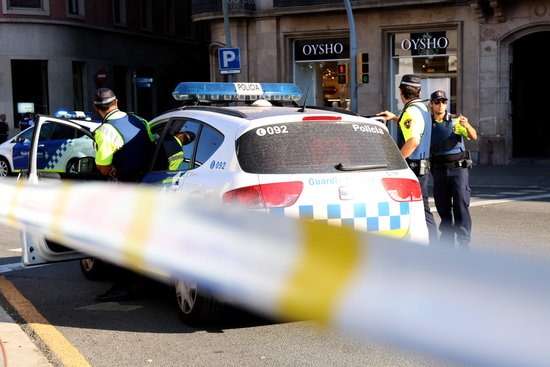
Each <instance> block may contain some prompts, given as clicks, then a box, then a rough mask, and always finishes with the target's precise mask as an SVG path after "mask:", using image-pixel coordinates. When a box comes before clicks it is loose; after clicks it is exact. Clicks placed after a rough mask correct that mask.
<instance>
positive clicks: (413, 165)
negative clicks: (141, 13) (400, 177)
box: [407, 159, 430, 169]
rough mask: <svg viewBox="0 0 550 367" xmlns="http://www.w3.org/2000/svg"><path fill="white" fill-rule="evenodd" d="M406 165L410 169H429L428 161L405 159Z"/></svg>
mask: <svg viewBox="0 0 550 367" xmlns="http://www.w3.org/2000/svg"><path fill="white" fill-rule="evenodd" d="M407 163H408V165H409V167H410V168H411V169H415V168H419V167H420V166H423V167H428V168H429V167H430V160H429V159H407Z"/></svg>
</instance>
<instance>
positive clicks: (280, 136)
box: [237, 121, 407, 174]
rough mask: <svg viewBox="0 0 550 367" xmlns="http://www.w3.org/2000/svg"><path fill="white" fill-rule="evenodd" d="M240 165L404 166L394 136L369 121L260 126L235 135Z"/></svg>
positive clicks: (264, 169) (266, 168)
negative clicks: (236, 136)
mask: <svg viewBox="0 0 550 367" xmlns="http://www.w3.org/2000/svg"><path fill="white" fill-rule="evenodd" d="M237 157H238V160H239V163H240V165H241V168H242V169H243V170H244V171H245V172H249V173H274V174H279V173H328V172H342V171H339V170H338V169H336V166H338V165H340V164H341V165H342V166H345V167H359V166H378V165H380V167H379V168H378V169H384V170H396V169H405V168H407V164H406V163H405V160H404V159H403V157H402V156H401V153H400V152H399V149H398V148H397V146H396V145H395V142H394V141H393V139H392V138H391V136H390V135H389V134H388V133H387V132H386V131H385V130H383V129H382V128H380V127H378V126H376V125H375V124H370V123H359V124H357V123H335V122H326V121H325V122H295V123H281V124H273V125H267V126H261V127H258V128H255V129H252V130H250V131H247V132H246V133H245V134H243V135H242V136H241V137H240V138H239V139H238V140H237Z"/></svg>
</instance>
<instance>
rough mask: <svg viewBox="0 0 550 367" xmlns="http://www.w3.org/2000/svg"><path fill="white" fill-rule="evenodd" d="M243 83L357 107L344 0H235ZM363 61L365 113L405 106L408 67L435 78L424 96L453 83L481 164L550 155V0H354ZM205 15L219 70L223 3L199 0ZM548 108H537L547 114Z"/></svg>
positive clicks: (198, 11)
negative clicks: (547, 117) (539, 103)
mask: <svg viewBox="0 0 550 367" xmlns="http://www.w3.org/2000/svg"><path fill="white" fill-rule="evenodd" d="M228 6H229V14H230V18H229V19H230V29H231V39H232V46H233V47H238V48H239V49H240V55H241V73H240V74H236V76H235V79H236V80H237V81H254V82H295V83H297V84H298V85H299V86H300V87H301V88H302V89H303V90H304V91H306V90H307V91H308V92H307V94H308V97H307V103H308V104H315V105H326V106H335V107H340V108H349V105H350V98H351V95H352V94H351V84H350V83H349V68H350V66H351V63H350V54H351V52H350V39H352V37H351V35H350V27H349V22H348V17H347V14H346V8H345V3H344V1H343V0H324V1H321V0H296V1H290V0H256V1H254V0H231V1H229V0H228ZM351 6H352V9H353V19H354V23H355V30H356V32H355V39H356V51H357V52H358V53H359V56H358V57H359V58H360V59H359V60H358V62H357V64H358V67H357V69H358V78H359V80H358V82H359V83H360V84H359V87H358V89H357V95H358V101H357V106H358V110H357V111H358V113H359V114H361V115H373V114H375V113H377V112H380V111H382V110H386V109H388V110H392V111H393V112H399V110H400V108H401V107H402V105H401V102H400V99H399V91H398V89H397V84H398V82H399V80H400V78H401V76H402V75H403V74H408V73H414V74H417V75H420V76H422V77H423V79H424V80H423V88H422V96H421V97H422V98H428V97H429V95H430V93H431V92H433V91H434V90H436V89H443V90H445V91H447V95H448V96H449V98H450V101H449V102H450V104H449V109H450V112H452V113H462V114H463V115H465V116H467V117H468V118H469V120H470V122H471V123H472V125H473V126H474V127H475V128H476V129H477V131H478V134H479V138H478V140H477V141H472V142H468V143H467V146H468V148H469V149H470V151H471V153H472V157H473V158H474V160H475V161H476V162H477V163H479V164H508V163H510V162H512V161H531V160H544V159H546V160H548V159H550V140H549V139H546V137H545V135H544V118H543V117H541V115H542V114H543V113H541V112H538V111H536V108H535V106H534V105H533V104H532V103H529V102H530V101H531V98H533V97H535V96H536V97H539V98H541V97H544V92H543V88H544V87H545V84H546V82H548V79H550V77H549V76H548V73H547V72H545V68H544V67H543V63H544V58H543V56H542V55H543V54H544V51H543V50H544V48H545V45H546V44H548V41H550V0H523V1H514V0H444V1H435V0H421V1H411V0H392V1H380V0H370V1H366V0H364V1H359V0H357V1H354V0H352V1H351ZM192 11H193V19H194V20H195V21H197V22H203V23H206V24H208V26H209V28H210V32H211V43H210V49H209V52H210V65H211V71H210V79H211V80H224V78H227V76H224V75H222V74H220V73H219V66H218V65H219V60H218V52H217V50H218V49H219V48H221V47H226V45H227V37H226V32H225V23H224V17H223V12H222V7H221V2H220V1H214V0H210V1H209V0H200V1H199V0H195V1H193V9H192ZM535 111H536V112H535Z"/></svg>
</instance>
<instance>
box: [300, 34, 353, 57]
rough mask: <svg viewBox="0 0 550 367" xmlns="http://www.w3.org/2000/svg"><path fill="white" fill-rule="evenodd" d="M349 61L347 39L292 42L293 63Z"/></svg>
mask: <svg viewBox="0 0 550 367" xmlns="http://www.w3.org/2000/svg"><path fill="white" fill-rule="evenodd" d="M340 59H349V38H326V39H314V40H310V39H308V40H296V41H294V60H295V61H315V60H340Z"/></svg>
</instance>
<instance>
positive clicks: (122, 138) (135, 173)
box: [94, 88, 154, 302]
mask: <svg viewBox="0 0 550 367" xmlns="http://www.w3.org/2000/svg"><path fill="white" fill-rule="evenodd" d="M94 107H95V109H96V110H97V111H98V112H99V114H100V115H101V117H102V118H103V123H102V124H101V126H100V127H99V128H97V129H96V131H95V132H94V140H95V142H96V143H97V153H96V158H95V162H96V166H97V168H98V169H99V171H100V172H101V173H102V174H103V175H105V176H110V177H111V178H113V179H114V180H117V181H124V182H138V181H139V179H140V178H141V177H142V175H143V174H144V173H145V170H146V169H147V166H148V164H149V162H150V160H151V157H152V151H153V141H154V138H153V135H152V134H151V131H150V129H149V125H148V123H147V121H145V120H144V119H142V118H140V117H137V116H135V115H129V114H127V113H125V112H122V111H120V110H119V109H118V100H117V98H116V96H115V94H114V93H113V91H112V90H110V89H109V88H100V89H98V90H97V91H96V93H95V95H94ZM113 277H114V283H113V285H112V287H111V288H110V289H109V290H107V292H106V293H104V294H100V295H98V296H97V297H96V301H98V302H111V301H125V300H129V299H131V298H132V296H133V295H132V292H131V288H132V284H133V283H134V280H135V279H136V274H134V273H132V272H130V271H129V270H126V269H123V268H120V267H115V268H114V274H113Z"/></svg>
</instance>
